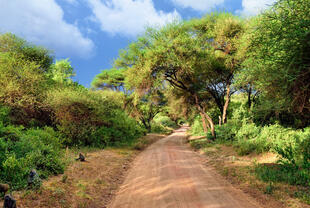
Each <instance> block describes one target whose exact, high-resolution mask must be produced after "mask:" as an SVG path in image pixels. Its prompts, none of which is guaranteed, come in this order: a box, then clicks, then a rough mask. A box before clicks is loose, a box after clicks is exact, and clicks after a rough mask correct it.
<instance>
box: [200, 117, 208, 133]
mask: <svg viewBox="0 0 310 208" xmlns="http://www.w3.org/2000/svg"><path fill="white" fill-rule="evenodd" d="M200 116H201V121H202V126H203V131H204V133H207V132H208V129H207V124H206V119H205V116H204V115H203V114H202V113H200Z"/></svg>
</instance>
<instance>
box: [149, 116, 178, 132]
mask: <svg viewBox="0 0 310 208" xmlns="http://www.w3.org/2000/svg"><path fill="white" fill-rule="evenodd" d="M154 122H156V123H159V124H161V125H163V126H165V127H169V128H174V129H175V128H177V127H178V125H177V124H176V123H175V122H173V121H172V120H171V118H169V117H168V116H165V115H160V114H158V115H157V116H155V118H154Z"/></svg>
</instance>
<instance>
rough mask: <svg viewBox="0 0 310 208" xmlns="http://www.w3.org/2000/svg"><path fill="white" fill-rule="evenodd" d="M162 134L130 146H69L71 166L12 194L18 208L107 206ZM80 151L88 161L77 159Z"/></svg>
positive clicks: (88, 207) (139, 140) (140, 140)
mask: <svg viewBox="0 0 310 208" xmlns="http://www.w3.org/2000/svg"><path fill="white" fill-rule="evenodd" d="M163 137H165V135H160V134H149V135H147V136H145V137H142V138H140V139H138V140H137V141H136V142H135V143H133V144H131V145H130V146H127V147H118V148H116V147H114V148H107V149H104V150H102V149H96V148H82V149H67V150H66V153H65V155H66V156H65V157H66V160H67V161H68V162H69V165H68V167H67V169H66V170H65V172H64V174H61V175H58V176H54V177H50V178H49V179H48V180H46V181H44V182H43V185H42V187H41V188H40V189H39V190H36V191H34V190H24V191H18V192H17V191H16V192H13V193H12V195H13V196H14V197H15V198H16V199H17V205H18V207H31V208H35V207H45V208H55V207H63V208H66V207H68V208H69V207H79V208H83V207H85V208H86V207H87V208H90V207H106V206H107V205H108V204H109V202H110V200H111V199H112V197H113V195H114V193H115V192H116V191H117V189H118V187H119V185H120V184H121V183H122V182H123V180H124V177H125V175H126V171H127V170H128V169H129V167H130V164H131V162H132V160H133V159H134V158H135V156H136V155H137V154H138V153H139V152H140V151H141V150H143V149H144V148H145V147H147V146H148V145H150V144H151V143H153V142H155V141H157V140H159V139H161V138H163ZM79 152H82V153H84V155H86V162H78V161H75V158H76V157H77V156H78V153H79ZM2 203H3V202H2V201H0V204H2Z"/></svg>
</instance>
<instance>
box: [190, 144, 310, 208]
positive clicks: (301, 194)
mask: <svg viewBox="0 0 310 208" xmlns="http://www.w3.org/2000/svg"><path fill="white" fill-rule="evenodd" d="M190 144H191V146H192V147H193V148H194V149H195V150H196V151H199V152H200V153H201V154H205V155H206V156H207V165H211V166H213V167H214V168H215V169H216V170H217V171H218V172H219V173H220V174H221V175H223V176H224V177H225V178H226V179H227V180H229V181H230V182H231V183H232V184H233V185H235V186H237V187H238V188H240V189H242V190H243V191H244V192H246V193H248V194H250V195H251V196H253V197H254V198H256V199H257V200H258V201H259V202H260V203H261V204H263V205H264V206H265V207H277V208H280V207H294V208H308V207H310V205H309V204H310V203H309V202H310V200H309V199H310V194H309V193H310V188H309V186H308V187H306V186H298V185H290V183H288V180H292V179H294V178H296V179H297V177H296V176H294V175H288V173H285V167H284V166H280V165H278V164H276V161H277V159H278V158H277V155H275V154H273V153H270V152H268V153H262V154H256V153H251V154H249V155H245V156H240V155H238V154H237V151H236V150H235V149H234V148H233V146H232V145H227V144H215V143H210V142H209V141H207V140H206V139H204V138H203V139H196V140H192V141H190ZM283 169H284V170H283Z"/></svg>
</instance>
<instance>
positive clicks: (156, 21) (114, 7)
mask: <svg viewBox="0 0 310 208" xmlns="http://www.w3.org/2000/svg"><path fill="white" fill-rule="evenodd" d="M88 2H89V6H90V7H91V9H92V11H93V15H94V16H93V19H95V21H97V22H99V23H100V26H101V30H103V31H105V32H109V33H111V34H122V35H127V36H135V35H137V34H139V33H141V32H143V30H144V29H145V26H154V25H158V26H162V25H164V24H165V23H167V22H171V21H173V20H175V19H180V18H181V17H180V15H179V13H178V12H177V11H174V12H171V13H165V12H163V11H156V9H155V8H154V4H153V2H152V0H103V1H101V0H89V1H88Z"/></svg>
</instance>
